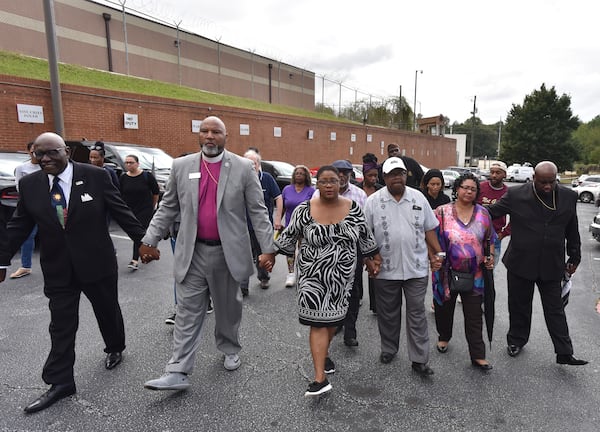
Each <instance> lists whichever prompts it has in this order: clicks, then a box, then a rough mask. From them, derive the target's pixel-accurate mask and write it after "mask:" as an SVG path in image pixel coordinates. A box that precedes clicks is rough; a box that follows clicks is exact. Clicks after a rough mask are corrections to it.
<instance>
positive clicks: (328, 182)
mask: <svg viewBox="0 0 600 432" xmlns="http://www.w3.org/2000/svg"><path fill="white" fill-rule="evenodd" d="M339 183H340V181H339V180H338V179H331V180H319V181H317V184H318V185H319V186H327V185H333V186H335V185H337V184H339Z"/></svg>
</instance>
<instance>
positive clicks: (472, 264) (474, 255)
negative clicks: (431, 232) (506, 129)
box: [433, 173, 496, 370]
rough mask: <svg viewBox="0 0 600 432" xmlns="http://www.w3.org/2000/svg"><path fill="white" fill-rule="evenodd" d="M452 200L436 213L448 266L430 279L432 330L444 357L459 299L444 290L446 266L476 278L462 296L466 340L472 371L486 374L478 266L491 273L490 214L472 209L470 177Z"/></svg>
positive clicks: (460, 181)
mask: <svg viewBox="0 0 600 432" xmlns="http://www.w3.org/2000/svg"><path fill="white" fill-rule="evenodd" d="M452 195H453V197H454V198H455V200H456V201H455V202H453V203H450V204H446V205H443V206H440V207H438V208H437V209H436V210H435V212H436V215H437V217H438V220H439V222H440V227H439V234H438V236H439V242H440V246H441V247H442V250H443V251H444V252H446V265H445V266H444V267H442V270H440V271H438V272H434V274H433V298H434V307H435V324H436V328H437V331H438V334H439V338H438V343H437V350H438V351H439V352H441V353H445V352H447V350H448V342H449V341H450V339H451V338H452V325H453V321H454V307H455V305H456V298H457V296H458V294H457V293H451V292H450V288H449V285H448V271H447V269H448V266H449V267H450V268H452V269H453V270H456V271H458V272H464V273H471V274H473V275H474V281H473V290H472V291H471V292H468V293H461V294H460V296H461V299H462V304H463V314H464V321H465V335H466V338H467V344H468V345H469V354H470V356H471V363H472V364H473V366H475V367H477V368H479V369H482V370H490V369H492V365H491V364H490V363H489V362H488V361H487V360H486V359H485V343H484V342H483V336H482V330H483V316H482V308H481V304H482V301H483V291H484V284H483V271H482V269H481V266H482V265H485V266H486V268H488V269H493V268H494V249H493V248H494V241H495V240H496V233H495V231H494V228H493V225H492V219H491V217H490V215H489V213H488V211H487V210H486V209H485V208H484V207H482V206H480V205H479V204H476V200H477V197H478V195H479V181H478V180H477V178H476V177H475V176H474V175H473V174H472V173H466V174H463V175H461V176H460V177H458V178H457V179H456V181H455V182H454V187H453V190H452ZM486 243H488V244H490V255H489V257H485V256H484V246H485V245H486Z"/></svg>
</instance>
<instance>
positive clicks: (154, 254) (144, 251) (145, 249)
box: [139, 243, 160, 264]
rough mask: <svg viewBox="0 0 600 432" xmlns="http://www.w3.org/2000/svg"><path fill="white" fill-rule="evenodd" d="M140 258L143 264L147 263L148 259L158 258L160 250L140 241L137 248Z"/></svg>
mask: <svg viewBox="0 0 600 432" xmlns="http://www.w3.org/2000/svg"><path fill="white" fill-rule="evenodd" d="M139 252H140V259H141V260H142V262H143V263H144V264H148V263H149V262H150V261H154V260H159V259H160V251H159V250H158V248H156V247H154V246H150V245H147V244H144V243H142V245H141V246H140V249H139Z"/></svg>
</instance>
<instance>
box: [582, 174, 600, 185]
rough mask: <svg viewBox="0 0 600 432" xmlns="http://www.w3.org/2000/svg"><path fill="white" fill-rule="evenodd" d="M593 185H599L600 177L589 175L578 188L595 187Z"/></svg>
mask: <svg viewBox="0 0 600 432" xmlns="http://www.w3.org/2000/svg"><path fill="white" fill-rule="evenodd" d="M595 184H600V175H589V176H587V177H586V178H585V180H583V181H582V182H581V183H580V184H579V186H589V185H595Z"/></svg>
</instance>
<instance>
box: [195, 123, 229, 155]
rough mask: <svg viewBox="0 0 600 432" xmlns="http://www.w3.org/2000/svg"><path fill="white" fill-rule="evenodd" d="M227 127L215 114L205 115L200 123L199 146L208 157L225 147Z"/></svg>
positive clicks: (217, 153)
mask: <svg viewBox="0 0 600 432" xmlns="http://www.w3.org/2000/svg"><path fill="white" fill-rule="evenodd" d="M226 142H227V129H226V128H225V123H223V121H222V120H221V119H220V118H219V117H215V116H210V117H206V118H205V119H204V120H202V124H201V125H200V147H201V149H202V153H204V154H205V155H206V156H208V157H214V156H218V155H219V154H221V153H222V152H223V150H224V149H225V143H226Z"/></svg>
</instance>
